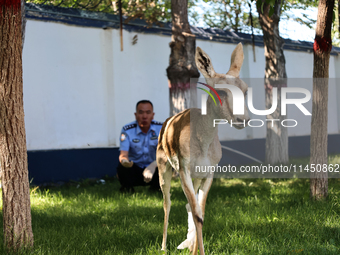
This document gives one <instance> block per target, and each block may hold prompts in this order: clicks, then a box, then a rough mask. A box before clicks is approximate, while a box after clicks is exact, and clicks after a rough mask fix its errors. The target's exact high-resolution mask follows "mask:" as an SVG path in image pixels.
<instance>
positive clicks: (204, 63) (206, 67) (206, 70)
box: [195, 47, 215, 79]
mask: <svg viewBox="0 0 340 255" xmlns="http://www.w3.org/2000/svg"><path fill="white" fill-rule="evenodd" d="M195 61H196V66H197V68H198V69H199V70H200V71H201V73H202V74H203V76H204V77H205V78H207V79H209V78H213V77H214V76H215V70H214V68H213V66H212V63H211V59H210V57H209V56H208V54H207V53H205V52H204V51H203V50H202V49H201V48H200V47H197V48H196V54H195Z"/></svg>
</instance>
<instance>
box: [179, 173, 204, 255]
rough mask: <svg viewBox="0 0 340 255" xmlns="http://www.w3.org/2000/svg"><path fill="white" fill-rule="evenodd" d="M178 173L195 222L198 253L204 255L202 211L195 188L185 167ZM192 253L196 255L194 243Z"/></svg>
mask: <svg viewBox="0 0 340 255" xmlns="http://www.w3.org/2000/svg"><path fill="white" fill-rule="evenodd" d="M179 174H180V177H181V184H182V188H183V191H184V194H185V196H186V197H187V199H188V202H189V205H190V208H191V212H192V217H193V220H194V223H195V227H196V234H197V241H198V247H199V249H200V254H201V255H204V247H203V239H202V227H203V219H202V211H201V208H200V207H199V205H198V201H197V200H196V196H195V190H194V186H193V183H192V181H191V177H190V174H189V173H188V171H186V169H183V170H182V171H180V172H179ZM195 248H196V249H195ZM193 254H194V255H197V246H196V247H195V245H194V249H193Z"/></svg>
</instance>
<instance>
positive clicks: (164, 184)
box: [158, 162, 172, 251]
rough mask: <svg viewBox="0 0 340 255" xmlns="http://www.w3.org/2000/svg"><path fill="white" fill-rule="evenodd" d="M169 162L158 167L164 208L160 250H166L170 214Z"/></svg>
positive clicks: (170, 172) (170, 175) (170, 171)
mask: <svg viewBox="0 0 340 255" xmlns="http://www.w3.org/2000/svg"><path fill="white" fill-rule="evenodd" d="M171 169H172V168H171V165H170V163H169V162H166V163H165V164H159V165H158V171H159V185H160V187H161V190H162V193H163V200H164V201H163V208H164V228H163V241H162V250H163V251H165V250H166V238H167V231H168V222H169V213H170V206H171V201H170V185H171V177H172V170H171Z"/></svg>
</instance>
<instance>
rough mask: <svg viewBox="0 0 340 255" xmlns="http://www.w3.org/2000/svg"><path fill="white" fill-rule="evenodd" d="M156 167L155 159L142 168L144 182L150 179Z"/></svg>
mask: <svg viewBox="0 0 340 255" xmlns="http://www.w3.org/2000/svg"><path fill="white" fill-rule="evenodd" d="M156 167H157V163H156V161H154V162H152V163H151V164H150V165H148V166H147V167H146V168H145V169H144V171H143V176H144V181H145V182H146V183H148V182H150V181H151V180H152V176H153V174H154V173H155V170H156Z"/></svg>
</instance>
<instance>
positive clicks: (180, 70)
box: [166, 0, 199, 116]
mask: <svg viewBox="0 0 340 255" xmlns="http://www.w3.org/2000/svg"><path fill="white" fill-rule="evenodd" d="M171 16H172V37H171V43H170V48H171V54H170V61H169V67H168V68H167V69H166V71H167V75H168V83H169V88H170V116H172V115H175V114H177V113H179V112H181V111H183V110H185V109H188V108H190V107H196V105H195V104H196V88H195V87H192V90H193V91H190V78H198V77H199V72H198V70H197V67H196V63H195V48H196V38H195V35H193V34H192V33H191V30H190V25H189V22H188V1H187V0H171ZM192 92H193V93H192ZM191 96H192V97H191Z"/></svg>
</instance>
